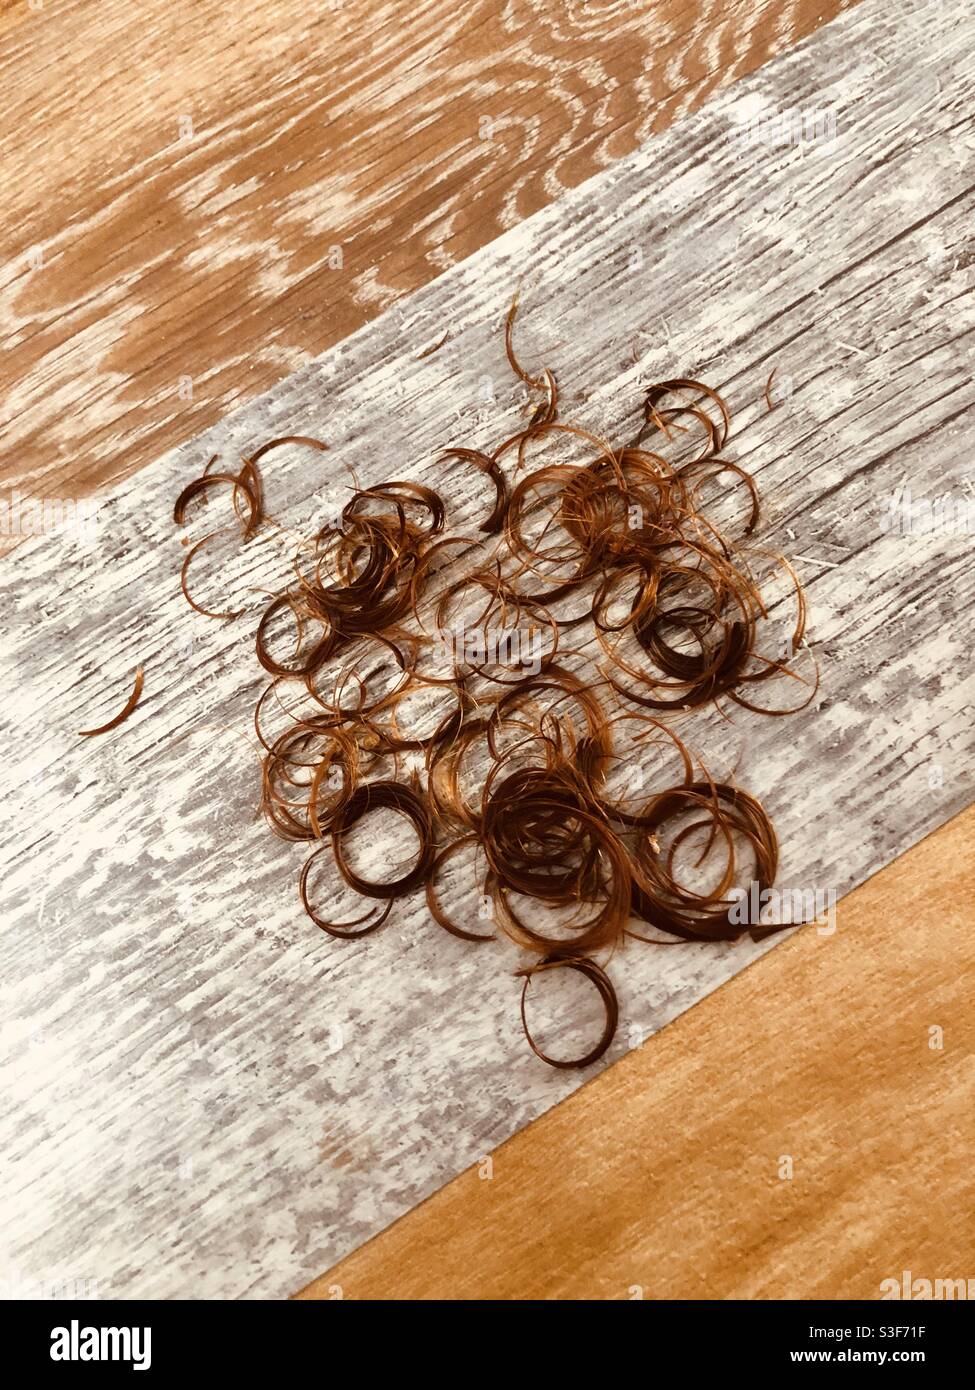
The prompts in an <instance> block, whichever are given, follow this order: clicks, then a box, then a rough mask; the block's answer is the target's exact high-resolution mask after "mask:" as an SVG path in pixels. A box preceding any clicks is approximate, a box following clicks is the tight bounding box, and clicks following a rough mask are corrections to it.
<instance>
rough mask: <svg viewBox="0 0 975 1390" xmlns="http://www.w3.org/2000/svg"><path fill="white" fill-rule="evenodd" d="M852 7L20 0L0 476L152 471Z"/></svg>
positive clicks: (838, 0)
mask: <svg viewBox="0 0 975 1390" xmlns="http://www.w3.org/2000/svg"><path fill="white" fill-rule="evenodd" d="M848 7H849V0H761V2H760V3H759V2H757V0H720V3H715V0H693V2H692V0H663V3H660V4H656V5H654V6H653V10H652V18H651V17H650V14H649V12H648V10H647V7H645V6H640V5H632V4H628V3H622V2H621V0H616V2H615V3H610V4H608V5H586V4H582V3H579V4H575V3H570V4H568V5H566V4H565V3H564V0H534V2H533V3H531V4H519V5H515V6H511V5H502V4H500V3H498V0H475V3H473V4H468V5H464V6H457V5H454V4H451V3H449V0H419V2H418V0H371V3H369V4H361V3H354V4H353V3H352V2H351V0H348V2H347V3H342V0H335V3H334V4H321V5H309V4H307V3H305V0H270V2H269V3H267V4H263V5H261V6H259V7H257V8H253V7H250V8H248V9H246V11H238V10H235V11H234V12H233V15H232V17H230V12H229V11H228V8H227V6H226V4H225V3H223V0H142V2H141V3H140V4H138V5H132V4H127V3H125V2H124V0H107V3H104V4H100V5H98V6H97V7H92V6H91V5H86V4H83V3H77V2H76V0H46V3H45V4H44V6H43V7H42V8H41V9H39V10H36V11H35V10H32V9H31V8H30V6H29V5H28V4H27V3H26V0H19V3H18V2H17V0H14V3H7V4H6V5H4V6H3V8H2V10H0V35H2V40H3V41H2V45H0V89H2V91H3V93H4V100H3V103H2V110H0V148H3V149H4V150H5V151H7V152H8V155H7V158H6V159H5V161H4V174H5V178H4V198H3V208H2V211H0V227H2V232H3V247H4V256H3V263H2V265H0V336H2V341H3V345H4V380H5V382H6V391H5V402H4V414H3V416H2V420H3V424H4V447H3V451H2V459H0V467H2V472H3V482H4V484H5V485H6V486H7V487H9V488H11V489H13V488H18V489H20V490H21V491H22V492H24V493H25V494H30V495H33V496H40V495H47V496H53V497H62V496H67V497H77V496H79V495H84V494H85V493H87V492H88V491H90V490H91V489H92V488H94V487H97V486H100V485H103V484H105V483H107V482H109V481H111V480H115V479H118V478H120V477H123V476H126V475H128V474H130V473H131V472H132V471H133V470H134V469H136V468H139V467H141V466H143V465H145V464H147V463H150V462H151V461H152V460H153V459H155V458H157V457H158V456H159V455H160V454H162V453H164V452H165V451H166V450H167V449H168V448H170V447H171V446H173V445H174V444H177V443H180V442H181V441H184V440H188V439H191V438H192V437H193V436H194V435H196V434H198V433H199V432H200V431H201V430H202V429H204V428H205V427H206V426H208V425H211V424H213V423H214V421H216V420H218V419H219V418H220V417H221V416H223V415H225V414H226V412H227V411H228V410H230V409H231V408H233V407H234V406H236V405H238V404H240V402H241V401H245V400H248V399H250V398H253V397H254V396H255V395H257V394H258V392H260V391H263V390H265V389H266V388H267V387H269V386H271V385H272V384H273V383H274V382H276V381H280V380H281V379H282V378H283V377H286V376H287V375H288V374H289V373H290V372H292V371H294V370H295V369H296V368H298V367H300V366H302V365H303V364H304V363H307V362H309V361H311V360H312V359H313V358H314V357H315V356H317V355H318V354H319V353H321V352H323V351H324V350H325V349H326V348H328V347H331V346H332V345H333V344H334V343H337V342H339V341H340V340H341V339H343V338H345V337H346V336H347V335H348V334H349V333H351V332H352V331H353V330H354V329H356V328H359V327H360V326H361V325H362V324H363V323H365V322H366V321H367V320H369V319H371V318H373V317H375V315H376V314H377V313H378V312H380V310H382V309H385V308H388V307H389V306H390V305H391V304H394V303H395V302H397V300H399V299H401V298H402V297H403V296H404V295H406V294H408V293H409V292H410V291H412V290H415V289H417V288H418V287H419V286H420V285H423V284H426V283H427V282H428V281H429V280H430V279H432V278H433V277H434V276H435V275H437V274H439V273H440V272H441V271H442V270H444V269H446V268H447V267H448V266H450V265H453V264H456V263H457V262H458V261H460V260H462V259H463V258H464V257H465V256H468V255H470V253H471V252H472V251H474V250H476V249H477V248H478V247H480V246H483V245H485V244H486V243H487V242H489V241H491V240H492V239H493V238H494V237H496V236H497V235H498V234H499V233H500V232H502V231H504V230H506V229H507V228H509V227H511V226H514V225H515V224H516V223H517V222H519V221H520V220H521V219H523V218H524V217H526V216H527V215H529V214H530V213H532V212H534V211H536V210H537V209H538V208H539V207H541V206H543V205H545V204H547V203H550V202H552V201H553V200H554V199H556V198H558V197H559V195H560V194H561V193H562V192H564V191H565V190H566V189H567V188H571V187H574V186H575V185H577V184H579V183H581V182H582V180H584V179H586V178H587V177H589V176H590V175H592V174H594V173H596V172H598V170H600V169H602V168H605V167H606V166H607V165H609V164H611V163H612V162H613V160H615V159H618V158H619V157H620V156H621V155H623V154H625V153H627V152H629V151H630V150H632V149H634V148H635V147H636V146H637V145H638V144H639V143H640V142H642V141H643V140H645V139H646V138H647V137H648V136H649V135H650V134H651V133H652V132H653V131H655V130H659V129H662V128H663V127H665V126H666V125H668V124H670V123H671V122H672V121H673V120H674V118H675V117H677V116H679V115H681V114H685V113H687V112H688V111H691V110H694V109H696V108H697V107H699V106H700V105H701V104H702V103H703V102H705V101H706V100H707V99H708V97H709V96H711V95H712V94H713V93H714V92H715V91H716V90H718V89H719V88H721V87H723V86H725V85H727V84H728V83H730V82H732V81H734V79H735V78H737V77H739V76H741V75H742V74H743V73H746V72H749V71H751V70H752V69H754V68H756V67H757V66H759V65H760V64H761V63H763V62H765V61H766V60H767V59H768V58H769V57H770V56H771V55H773V54H774V53H777V52H781V51H782V50H783V49H784V48H786V47H787V46H788V45H789V44H791V43H793V42H795V41H796V40H797V39H799V38H802V37H803V36H804V35H805V34H808V33H810V32H811V31H812V30H814V29H815V28H816V27H817V26H818V25H819V24H821V23H823V22H825V21H827V20H829V19H831V18H832V17H833V16H834V15H836V14H837V13H839V12H840V11H842V10H843V9H844V8H848ZM95 53H97V55H98V61H97V64H95V65H92V61H91V57H92V54H95ZM11 156H12V157H11Z"/></svg>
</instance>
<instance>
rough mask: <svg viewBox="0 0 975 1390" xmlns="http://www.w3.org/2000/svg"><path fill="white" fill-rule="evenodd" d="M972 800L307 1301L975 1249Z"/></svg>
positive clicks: (780, 1273) (844, 1268)
mask: <svg viewBox="0 0 975 1390" xmlns="http://www.w3.org/2000/svg"><path fill="white" fill-rule="evenodd" d="M973 883H975V809H972V810H969V811H966V812H965V813H964V814H963V815H961V816H958V817H957V818H956V819H955V820H954V821H952V822H950V824H948V825H946V826H945V827H944V828H943V829H942V830H939V831H938V832H937V833H936V834H934V835H932V836H930V837H929V838H928V839H926V840H923V841H922V842H921V843H920V844H919V845H917V846H916V847H915V848H914V849H912V850H910V851H909V852H908V853H907V854H905V855H902V856H901V857H900V858H899V859H898V860H896V861H895V862H894V863H893V864H891V865H890V867H889V868H887V869H884V870H883V871H882V872H881V873H879V874H877V876H876V877H875V878H873V879H871V880H870V881H869V882H868V883H865V884H864V885H863V887H861V888H858V889H857V890H856V891H855V892H854V893H852V894H851V895H850V896H849V898H847V899H846V900H845V901H844V902H843V904H842V913H841V921H842V928H841V931H840V932H839V933H838V934H837V936H836V937H835V938H829V939H826V938H823V937H820V936H817V935H816V932H815V930H812V931H809V930H802V931H800V932H799V933H798V934H797V935H795V936H794V937H792V938H791V939H790V940H789V941H787V942H785V943H783V944H782V945H781V946H779V947H778V948H777V949H776V950H775V951H774V952H773V953H772V954H771V956H768V957H767V958H766V959H764V960H762V961H760V962H759V963H758V964H757V965H754V966H752V967H750V968H749V969H748V970H745V971H743V972H742V974H741V975H738V976H737V977H736V978H735V979H734V980H732V981H730V982H729V983H728V984H727V985H724V986H723V987H722V988H721V989H720V990H719V991H718V992H717V993H716V994H714V995H712V996H711V997H710V998H709V999H706V1000H705V1001H704V1002H703V1003H701V1004H699V1005H697V1007H696V1008H693V1009H690V1010H688V1012H687V1013H685V1014H683V1015H682V1016H681V1018H679V1019H678V1020H677V1022H676V1023H673V1024H671V1025H670V1027H669V1028H666V1029H665V1030H664V1031H663V1032H662V1033H660V1034H658V1036H657V1037H655V1038H651V1039H650V1040H649V1042H647V1043H645V1044H644V1045H643V1047H642V1048H639V1049H638V1050H637V1051H636V1052H632V1053H631V1054H630V1055H629V1056H628V1057H626V1058H624V1059H623V1061H621V1062H618V1063H617V1064H616V1066H614V1067H611V1068H610V1070H609V1071H607V1072H605V1073H604V1074H603V1075H602V1076H600V1077H599V1078H597V1080H595V1081H593V1082H591V1083H590V1084H589V1085H588V1086H584V1087H583V1088H582V1090H581V1091H578V1092H577V1093H576V1094H575V1095H574V1096H572V1097H571V1099H569V1100H567V1101H564V1102H563V1103H562V1104H561V1105H560V1106H558V1107H557V1108H556V1109H555V1110H552V1111H550V1112H549V1113H548V1114H547V1115H545V1116H544V1117H543V1118H542V1119H540V1120H537V1121H536V1122H535V1124H533V1125H530V1126H529V1127H528V1128H527V1129H525V1130H522V1132H521V1133H520V1134H518V1135H516V1136H515V1137H514V1138H513V1139H510V1140H509V1141H508V1142H507V1143H506V1144H503V1145H502V1146H501V1148H500V1149H498V1150H497V1152H496V1153H494V1155H493V1156H492V1160H491V1164H490V1167H489V1168H488V1167H486V1166H485V1165H484V1164H483V1163H482V1164H478V1165H477V1166H476V1167H475V1168H473V1169H472V1170H471V1171H470V1172H468V1173H465V1174H464V1175H463V1177H460V1178H457V1179H455V1180H454V1182H452V1183H450V1184H449V1185H448V1186H447V1187H445V1188H444V1189H443V1190H442V1191H441V1192H439V1193H437V1195H436V1196H435V1197H431V1198H430V1199H429V1201H427V1202H425V1203H424V1204H423V1205H422V1206H420V1207H418V1208H417V1209H416V1210H415V1211H413V1212H412V1213H411V1214H410V1215H409V1216H406V1217H404V1218H403V1219H402V1220H400V1221H398V1222H397V1223H396V1225H395V1226H393V1227H391V1228H390V1229H389V1230H388V1231H386V1232H384V1234H383V1235H381V1236H379V1237H377V1238H376V1239H375V1240H373V1241H371V1242H370V1243H369V1244H367V1245H365V1246H363V1247H362V1249H360V1250H358V1251H357V1252H356V1253H355V1254H354V1255H352V1256H350V1257H349V1258H348V1259H347V1260H344V1261H343V1262H342V1263H341V1264H340V1265H338V1266H337V1267H336V1268H334V1269H332V1270H331V1271H330V1272H329V1273H327V1274H325V1275H323V1276H322V1278H321V1279H319V1280H317V1281H316V1282H315V1283H314V1284H312V1285H311V1286H310V1287H309V1288H308V1289H306V1290H305V1292H304V1294H303V1295H302V1297H305V1298H335V1297H338V1296H340V1295H341V1296H342V1297H344V1298H408V1299H415V1298H468V1299H471V1298H474V1299H486V1298H491V1299H498V1298H522V1299H541V1298H575V1299H591V1298H599V1299H603V1298H619V1299H625V1298H671V1299H672V1298H776V1299H781V1298H800V1299H806V1298H828V1299H833V1298H863V1299H875V1298H880V1297H881V1296H882V1291H881V1284H882V1282H883V1281H884V1280H885V1279H890V1278H894V1279H896V1280H897V1281H898V1284H899V1285H902V1280H903V1273H904V1271H905V1270H909V1271H911V1272H912V1274H913V1276H914V1277H916V1278H919V1279H932V1280H933V1279H936V1278H961V1279H970V1278H972V1277H973V1275H972V1271H973V1269H975V1172H973V1170H972V1164H971V1140H972V1116H973V1114H975V1065H973V1053H975V1015H973V1011H972V1007H971V985H972V978H973V976H975V903H973V894H972V886H973Z"/></svg>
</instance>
